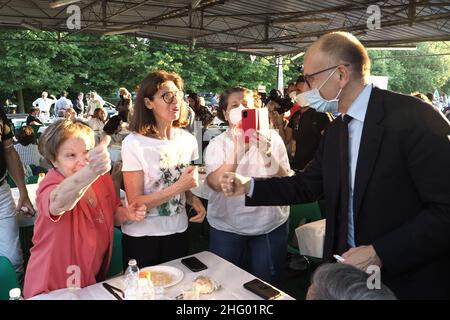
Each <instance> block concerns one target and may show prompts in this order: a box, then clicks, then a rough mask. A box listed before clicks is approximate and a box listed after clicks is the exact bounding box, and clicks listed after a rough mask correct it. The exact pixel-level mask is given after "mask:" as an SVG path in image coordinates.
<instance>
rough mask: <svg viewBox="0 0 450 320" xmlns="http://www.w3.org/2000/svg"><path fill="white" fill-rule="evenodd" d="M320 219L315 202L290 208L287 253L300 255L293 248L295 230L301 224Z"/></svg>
mask: <svg viewBox="0 0 450 320" xmlns="http://www.w3.org/2000/svg"><path fill="white" fill-rule="evenodd" d="M320 219H322V213H321V211H320V207H319V204H318V203H317V201H316V202H310V203H303V204H297V205H293V206H291V207H290V210H289V235H288V248H287V250H288V252H289V253H292V254H300V252H299V250H298V248H297V247H296V246H294V241H295V237H294V235H295V229H297V228H298V227H299V225H301V224H305V223H309V222H313V221H317V220H320Z"/></svg>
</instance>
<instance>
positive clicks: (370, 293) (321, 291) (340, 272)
mask: <svg viewBox="0 0 450 320" xmlns="http://www.w3.org/2000/svg"><path fill="white" fill-rule="evenodd" d="M378 275H380V273H379V274H378ZM369 277H371V276H370V275H369V274H368V273H365V272H364V271H362V270H359V269H357V268H355V267H354V266H351V265H348V264H344V263H327V264H324V265H322V266H320V267H319V268H317V270H316V271H315V273H314V276H313V278H312V283H311V286H310V287H309V289H308V293H307V295H306V300H397V298H396V297H395V295H394V293H392V291H391V290H390V289H389V288H388V287H386V285H384V284H383V283H381V282H379V287H377V286H376V275H374V276H372V277H373V279H372V278H370V279H369ZM371 284H373V288H372V289H370V288H369V285H371Z"/></svg>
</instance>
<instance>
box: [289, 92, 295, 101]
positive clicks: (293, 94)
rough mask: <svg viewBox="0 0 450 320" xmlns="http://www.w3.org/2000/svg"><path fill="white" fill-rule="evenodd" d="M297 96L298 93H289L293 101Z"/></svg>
mask: <svg viewBox="0 0 450 320" xmlns="http://www.w3.org/2000/svg"><path fill="white" fill-rule="evenodd" d="M296 96H297V92H296V91H292V92H291V93H289V97H290V98H291V99H292V100H295V97H296Z"/></svg>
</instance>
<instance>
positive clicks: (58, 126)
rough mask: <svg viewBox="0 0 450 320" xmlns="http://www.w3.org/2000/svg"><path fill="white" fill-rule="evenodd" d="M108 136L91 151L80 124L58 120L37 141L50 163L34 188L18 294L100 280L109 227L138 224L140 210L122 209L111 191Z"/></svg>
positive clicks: (104, 271)
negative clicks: (35, 213) (32, 217)
mask: <svg viewBox="0 0 450 320" xmlns="http://www.w3.org/2000/svg"><path fill="white" fill-rule="evenodd" d="M108 144H109V137H105V138H104V139H103V140H102V141H101V142H100V143H99V145H97V146H96V147H95V148H94V132H93V131H92V129H91V128H90V127H89V126H87V125H86V124H84V123H83V122H81V121H76V120H75V121H71V120H65V119H62V120H59V121H57V122H55V123H53V124H51V125H50V126H49V127H48V128H47V129H46V130H45V132H44V134H43V135H42V136H41V138H40V140H39V151H40V153H41V154H42V155H43V156H44V157H45V158H46V159H47V160H48V161H49V162H50V163H51V164H52V165H53V169H51V170H50V171H49V172H48V174H47V175H46V176H45V178H44V179H43V180H42V182H41V183H40V184H39V188H38V190H37V193H36V195H37V197H36V205H37V208H38V218H37V220H36V223H35V227H34V236H33V244H34V246H33V248H32V249H31V256H30V260H29V262H28V267H27V271H26V276H25V285H24V295H25V297H26V298H29V297H32V296H34V295H36V294H39V293H43V292H49V291H52V290H56V289H61V288H66V287H85V286H88V285H91V284H94V283H96V282H97V281H102V280H103V279H105V277H106V274H107V272H108V268H109V263H110V260H111V253H112V243H113V230H114V224H116V225H120V224H122V223H124V222H125V221H139V220H142V219H143V218H144V216H145V206H142V205H141V206H139V205H137V204H136V203H131V204H130V205H129V206H128V208H124V207H123V206H122V205H121V203H120V200H119V198H118V197H117V194H116V192H115V190H114V185H113V181H112V178H111V176H110V175H109V170H110V159H109V154H108V151H107V146H108Z"/></svg>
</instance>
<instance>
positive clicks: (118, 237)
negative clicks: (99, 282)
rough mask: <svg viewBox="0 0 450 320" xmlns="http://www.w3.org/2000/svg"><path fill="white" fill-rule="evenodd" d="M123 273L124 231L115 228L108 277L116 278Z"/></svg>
mask: <svg viewBox="0 0 450 320" xmlns="http://www.w3.org/2000/svg"><path fill="white" fill-rule="evenodd" d="M122 272H123V264H122V231H120V229H118V228H114V240H113V251H112V256H111V263H110V265H109V270H108V274H107V277H108V278H110V277H114V276H116V275H118V274H121V273H122Z"/></svg>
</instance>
